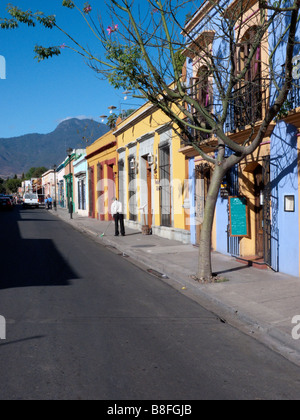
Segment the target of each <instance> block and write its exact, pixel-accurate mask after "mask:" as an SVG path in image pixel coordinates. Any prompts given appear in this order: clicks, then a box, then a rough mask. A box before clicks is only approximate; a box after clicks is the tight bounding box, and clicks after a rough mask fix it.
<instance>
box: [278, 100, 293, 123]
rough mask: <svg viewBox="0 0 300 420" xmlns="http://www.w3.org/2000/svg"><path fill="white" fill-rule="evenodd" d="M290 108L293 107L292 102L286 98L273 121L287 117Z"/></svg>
mask: <svg viewBox="0 0 300 420" xmlns="http://www.w3.org/2000/svg"><path fill="white" fill-rule="evenodd" d="M291 109H293V103H292V102H291V101H289V100H288V99H287V100H286V101H285V103H284V104H283V105H282V107H281V109H280V111H279V112H278V114H277V115H276V118H275V122H278V121H280V120H282V119H283V118H285V117H287V116H288V114H289V112H290V110H291Z"/></svg>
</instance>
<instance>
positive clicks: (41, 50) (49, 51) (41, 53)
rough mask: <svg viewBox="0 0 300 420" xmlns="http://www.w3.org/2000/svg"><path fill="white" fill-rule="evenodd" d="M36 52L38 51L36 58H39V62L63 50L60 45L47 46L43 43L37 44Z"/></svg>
mask: <svg viewBox="0 0 300 420" xmlns="http://www.w3.org/2000/svg"><path fill="white" fill-rule="evenodd" d="M34 52H35V53H36V56H35V57H34V58H37V59H38V61H39V62H40V61H43V60H45V59H48V58H50V57H53V56H55V55H60V54H61V50H60V49H59V48H58V47H48V48H45V47H42V46H41V45H36V46H35V48H34Z"/></svg>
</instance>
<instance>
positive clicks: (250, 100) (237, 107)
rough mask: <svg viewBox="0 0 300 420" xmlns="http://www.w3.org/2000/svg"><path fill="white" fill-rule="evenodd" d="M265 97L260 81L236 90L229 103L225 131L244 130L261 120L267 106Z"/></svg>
mask: <svg viewBox="0 0 300 420" xmlns="http://www.w3.org/2000/svg"><path fill="white" fill-rule="evenodd" d="M263 97H264V95H263V89H262V86H261V84H260V83H259V82H257V83H251V84H247V85H246V86H242V87H240V88H239V89H236V90H234V91H233V94H232V100H231V101H230V104H229V110H228V116H227V120H226V123H225V131H226V132H232V131H235V130H237V129H240V130H242V129H243V128H245V127H246V126H249V125H253V124H255V123H256V122H257V121H260V120H261V119H262V114H263V108H264V106H265V103H264V101H265V100H264V99H263Z"/></svg>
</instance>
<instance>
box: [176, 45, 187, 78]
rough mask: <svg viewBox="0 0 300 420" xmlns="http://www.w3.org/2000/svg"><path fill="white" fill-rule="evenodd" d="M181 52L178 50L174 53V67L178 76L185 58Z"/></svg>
mask: <svg viewBox="0 0 300 420" xmlns="http://www.w3.org/2000/svg"><path fill="white" fill-rule="evenodd" d="M182 51H183V50H179V51H177V52H176V53H175V63H176V64H175V65H176V70H177V72H178V73H179V74H181V73H182V68H183V66H184V63H185V60H186V57H185V56H184V55H183V54H182Z"/></svg>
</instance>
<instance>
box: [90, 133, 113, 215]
mask: <svg viewBox="0 0 300 420" xmlns="http://www.w3.org/2000/svg"><path fill="white" fill-rule="evenodd" d="M116 149H117V141H116V137H115V135H114V134H113V131H109V132H108V133H107V134H105V135H104V136H102V137H100V138H99V139H98V140H96V141H95V142H94V143H93V144H92V145H91V146H88V147H87V149H86V152H87V156H86V159H87V163H88V174H89V180H88V188H89V217H92V218H96V219H98V220H106V221H109V220H112V216H111V212H110V210H111V204H112V201H113V198H114V197H115V195H116V191H117V190H118V185H117V181H118V177H117V151H116Z"/></svg>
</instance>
